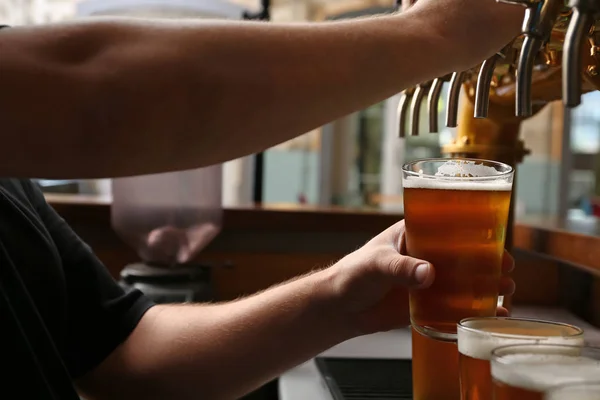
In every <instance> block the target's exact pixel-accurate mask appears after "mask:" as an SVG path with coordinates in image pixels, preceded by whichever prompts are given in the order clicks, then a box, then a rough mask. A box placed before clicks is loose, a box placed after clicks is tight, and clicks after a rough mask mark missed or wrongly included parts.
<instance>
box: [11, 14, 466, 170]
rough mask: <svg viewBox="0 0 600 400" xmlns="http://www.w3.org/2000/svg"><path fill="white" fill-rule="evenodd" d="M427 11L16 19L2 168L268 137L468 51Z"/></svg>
mask: <svg viewBox="0 0 600 400" xmlns="http://www.w3.org/2000/svg"><path fill="white" fill-rule="evenodd" d="M415 15H416V16H415ZM415 15H410V13H406V15H396V16H388V17H380V18H370V19H364V20H362V21H360V22H359V21H354V22H353V23H351V24H350V23H347V22H339V23H323V24H320V25H307V24H299V25H277V24H267V23H236V22H230V23H229V22H228V23H223V22H219V23H216V22H186V23H182V22H176V23H174V22H160V23H157V22H142V21H137V22H133V21H125V20H116V21H112V22H110V21H102V22H98V21H96V22H82V23H74V24H68V25H57V26H48V27H35V28H18V29H14V30H6V31H4V32H2V33H1V34H0V48H1V49H2V58H1V59H0V87H1V88H2V96H0V121H1V122H2V124H1V126H2V132H3V143H4V144H5V146H6V145H8V146H7V147H9V148H11V153H10V154H13V155H14V157H8V159H5V162H4V163H3V167H2V168H3V170H2V171H1V172H2V173H3V174H4V175H12V176H35V177H48V178H59V177H60V178H95V177H103V176H122V175H132V174H140V173H153V172H161V171H168V170H175V169H188V168H194V167H200V166H204V165H208V164H213V163H216V162H222V161H225V160H228V159H233V158H236V157H239V156H242V155H246V154H250V153H254V152H257V151H260V150H263V149H265V148H268V147H270V146H272V145H274V144H276V143H279V142H283V141H285V140H288V139H290V138H293V137H295V136H297V135H299V134H302V133H304V132H307V131H309V130H311V129H313V128H315V127H317V126H319V125H321V124H324V123H326V122H328V121H330V120H333V119H335V118H337V117H340V116H343V115H345V114H348V113H350V112H353V111H355V110H358V109H361V108H364V107H366V106H368V105H370V104H373V103H375V102H377V101H381V100H383V99H385V98H387V97H389V96H391V95H393V94H395V93H397V92H398V91H400V90H402V89H403V88H404V87H407V86H409V85H412V84H415V83H417V82H419V81H422V80H425V79H428V78H431V77H434V76H436V75H441V74H443V73H446V72H448V71H450V70H452V69H454V68H456V67H457V66H458V64H460V63H464V62H465V60H464V59H457V58H455V57H450V52H451V51H452V46H451V45H453V43H451V42H448V40H450V39H449V38H443V37H440V36H439V35H438V34H437V33H436V31H435V30H434V29H432V27H431V26H429V25H428V23H427V20H426V18H425V17H421V16H420V15H418V13H417V14H415ZM447 55H448V57H447ZM440 61H443V62H440ZM27 89H28V90H27ZM23 154H27V155H28V156H27V157H23ZM32 160H36V161H35V162H32Z"/></svg>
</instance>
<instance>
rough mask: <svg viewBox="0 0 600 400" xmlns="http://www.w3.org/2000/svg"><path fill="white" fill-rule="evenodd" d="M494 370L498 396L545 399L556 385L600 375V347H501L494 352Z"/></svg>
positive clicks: (498, 399) (506, 399)
mask: <svg viewBox="0 0 600 400" xmlns="http://www.w3.org/2000/svg"><path fill="white" fill-rule="evenodd" d="M491 372H492V393H493V396H494V397H493V398H494V399H495V400H514V399H519V400H544V398H545V394H546V392H547V391H549V390H550V389H551V388H552V387H554V386H556V385H565V384H569V383H577V382H585V381H590V380H594V379H598V377H600V349H598V348H594V347H582V346H564V345H551V344H521V345H514V346H506V347H500V348H497V349H495V350H494V351H493V352H492V359H491ZM565 400H567V399H565ZM568 400H571V399H570V398H569V399H568Z"/></svg>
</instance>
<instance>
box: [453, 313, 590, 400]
mask: <svg viewBox="0 0 600 400" xmlns="http://www.w3.org/2000/svg"><path fill="white" fill-rule="evenodd" d="M457 333H458V352H459V375H460V393H461V400H492V377H491V374H490V358H491V357H492V350H494V349H495V348H497V347H501V346H508V345H515V344H536V343H544V344H563V345H575V346H583V343H584V338H583V330H581V329H580V328H578V327H576V326H573V325H567V324H561V323H558V322H550V321H540V320H533V319H522V318H501V317H491V318H467V319H464V320H462V321H461V322H460V323H459V324H458V332H457ZM599 399H600V398H599Z"/></svg>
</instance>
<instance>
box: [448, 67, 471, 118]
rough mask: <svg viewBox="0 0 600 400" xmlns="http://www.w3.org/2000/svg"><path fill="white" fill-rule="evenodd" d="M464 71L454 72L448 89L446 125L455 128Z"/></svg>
mask: <svg viewBox="0 0 600 400" xmlns="http://www.w3.org/2000/svg"><path fill="white" fill-rule="evenodd" d="M465 77H466V72H464V71H463V72H455V73H453V74H452V79H450V90H449V91H448V105H447V108H446V126H447V127H448V128H456V126H457V125H458V100H459V99H460V90H461V88H462V84H463V82H464V81H465Z"/></svg>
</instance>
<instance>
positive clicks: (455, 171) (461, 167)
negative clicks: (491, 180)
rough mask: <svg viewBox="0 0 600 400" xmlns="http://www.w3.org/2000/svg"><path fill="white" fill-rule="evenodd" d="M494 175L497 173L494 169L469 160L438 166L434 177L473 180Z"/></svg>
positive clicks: (449, 162)
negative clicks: (470, 178)
mask: <svg viewBox="0 0 600 400" xmlns="http://www.w3.org/2000/svg"><path fill="white" fill-rule="evenodd" d="M496 175H498V171H496V169H495V168H494V167H489V166H487V165H483V164H477V163H475V162H474V161H469V160H448V161H447V162H445V163H444V164H442V165H440V167H439V168H438V170H437V172H436V173H435V176H448V177H456V176H462V177H473V178H475V177H482V176H496Z"/></svg>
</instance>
